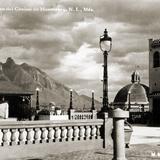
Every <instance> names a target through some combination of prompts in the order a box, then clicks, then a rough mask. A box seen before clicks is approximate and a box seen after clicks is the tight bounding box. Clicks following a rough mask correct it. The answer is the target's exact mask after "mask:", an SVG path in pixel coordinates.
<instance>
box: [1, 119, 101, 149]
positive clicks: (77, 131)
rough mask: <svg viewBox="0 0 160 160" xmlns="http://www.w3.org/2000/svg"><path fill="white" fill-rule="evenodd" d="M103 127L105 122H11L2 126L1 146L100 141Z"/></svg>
mask: <svg viewBox="0 0 160 160" xmlns="http://www.w3.org/2000/svg"><path fill="white" fill-rule="evenodd" d="M81 117H82V116H81ZM82 118H84V117H82ZM12 123H13V124H12ZM102 126H103V120H87V121H84V120H83V121H81V120H79V121H69V120H68V121H61V122H60V121H57V123H55V121H54V123H51V121H47V122H42V121H36V122H34V121H32V122H29V121H28V122H10V124H1V125H0V146H9V145H11V146H12V145H22V144H24V145H27V144H37V143H54V142H64V141H80V140H92V139H99V138H101V134H100V128H101V127H102Z"/></svg>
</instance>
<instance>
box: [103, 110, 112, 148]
mask: <svg viewBox="0 0 160 160" xmlns="http://www.w3.org/2000/svg"><path fill="white" fill-rule="evenodd" d="M103 119H104V133H103V134H104V142H103V147H104V148H107V147H108V146H112V145H113V141H112V138H111V133H112V126H113V120H112V118H110V117H109V114H108V113H107V112H104V113H103Z"/></svg>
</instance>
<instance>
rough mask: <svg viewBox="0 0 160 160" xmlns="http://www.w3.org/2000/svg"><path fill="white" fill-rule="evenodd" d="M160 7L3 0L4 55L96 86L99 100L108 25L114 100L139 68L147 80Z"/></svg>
mask: <svg viewBox="0 0 160 160" xmlns="http://www.w3.org/2000/svg"><path fill="white" fill-rule="evenodd" d="M159 10H160V1H159V0H140V1H137V0H115V1H111V0H87V1H82V0H54V1H53V0H0V19H1V20H0V61H1V62H3V63H4V62H5V61H6V59H7V57H12V58H13V59H14V60H15V62H16V63H18V64H21V63H23V62H25V63H28V64H30V65H32V66H36V67H38V68H40V69H41V70H43V71H45V72H46V73H48V74H49V75H50V76H51V77H52V78H54V79H55V80H57V81H59V82H61V83H63V84H65V85H67V86H68V87H70V88H73V89H74V90H76V91H77V92H78V93H79V94H86V95H88V96H91V91H92V90H94V91H95V97H96V98H97V99H98V100H100V97H102V87H103V86H102V82H101V80H102V78H103V67H102V65H103V53H102V51H101V50H100V48H99V38H100V36H101V35H103V32H104V29H105V28H107V30H108V34H109V36H110V37H112V41H113V42H112V43H113V44H112V50H111V52H110V53H109V55H108V79H109V93H108V94H109V101H110V102H112V101H113V100H114V97H115V95H116V93H117V92H118V90H119V89H120V88H122V87H123V86H125V85H127V84H129V83H131V74H132V72H133V71H134V70H135V69H137V70H138V71H139V73H140V75H141V82H142V83H144V84H146V85H148V62H149V59H148V57H149V56H148V39H150V38H153V39H157V38H159V37H160V29H159V28H160V16H159ZM136 66H139V67H136Z"/></svg>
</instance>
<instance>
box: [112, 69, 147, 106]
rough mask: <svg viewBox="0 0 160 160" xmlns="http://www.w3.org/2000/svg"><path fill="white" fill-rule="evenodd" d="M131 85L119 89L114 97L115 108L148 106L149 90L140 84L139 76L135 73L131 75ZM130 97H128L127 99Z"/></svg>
mask: <svg viewBox="0 0 160 160" xmlns="http://www.w3.org/2000/svg"><path fill="white" fill-rule="evenodd" d="M131 82H132V83H131V84H128V85H126V86H124V87H123V88H121V89H120V90H119V91H118V93H117V95H116V96H115V99H114V102H113V104H114V105H115V106H118V105H119V106H120V107H121V106H123V107H124V106H125V105H126V104H128V103H129V101H130V103H131V104H136V105H142V104H143V105H145V104H148V103H149V102H148V94H149V88H148V87H147V86H146V85H144V84H142V83H140V75H139V73H138V72H137V71H135V72H133V74H132V75H131ZM129 96H130V97H129Z"/></svg>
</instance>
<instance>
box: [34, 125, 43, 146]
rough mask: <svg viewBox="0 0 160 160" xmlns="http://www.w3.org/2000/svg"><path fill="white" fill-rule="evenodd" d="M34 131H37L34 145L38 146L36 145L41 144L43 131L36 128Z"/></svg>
mask: <svg viewBox="0 0 160 160" xmlns="http://www.w3.org/2000/svg"><path fill="white" fill-rule="evenodd" d="M34 131H35V134H34V143H35V144H36V143H40V141H41V133H42V132H41V130H40V128H35V129H34Z"/></svg>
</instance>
